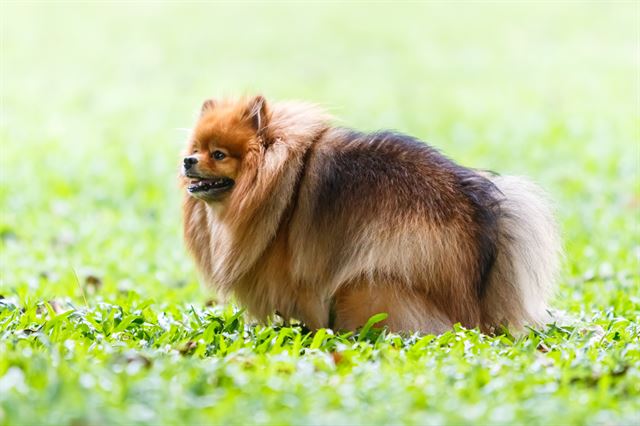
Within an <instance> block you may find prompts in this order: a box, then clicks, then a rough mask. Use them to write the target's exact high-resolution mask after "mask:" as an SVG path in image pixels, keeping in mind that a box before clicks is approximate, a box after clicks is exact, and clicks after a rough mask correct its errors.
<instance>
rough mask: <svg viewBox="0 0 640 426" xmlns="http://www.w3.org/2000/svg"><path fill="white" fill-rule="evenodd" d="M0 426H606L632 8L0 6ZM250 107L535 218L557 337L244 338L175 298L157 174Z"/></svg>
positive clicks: (632, 173)
mask: <svg viewBox="0 0 640 426" xmlns="http://www.w3.org/2000/svg"><path fill="white" fill-rule="evenodd" d="M0 16H1V18H0V19H1V20H2V25H1V27H2V29H1V31H2V45H1V48H2V55H1V58H0V60H1V68H0V77H1V87H0V90H1V91H0V95H1V101H2V109H1V114H2V115H1V123H0V136H1V140H2V145H1V151H0V154H1V155H0V173H1V181H0V207H1V221H0V237H1V242H0V244H1V246H0V247H1V251H0V256H1V257H0V261H1V263H0V266H1V277H0V295H1V298H0V424H7V425H17V424H35V423H38V424H70V425H71V424H72V425H100V424H107V423H118V424H125V423H127V424H131V423H135V424H159V423H162V424H181V423H198V422H200V423H230V424H247V423H251V424H294V423H295V424H306V423H309V424H311V423H312V424H394V423H407V424H459V423H472V422H473V423H484V424H488V423H491V424H513V423H532V424H621V425H622V424H631V423H634V422H635V423H636V424H637V423H638V422H639V420H640V419H639V418H638V412H639V411H640V344H639V343H638V337H639V334H640V325H639V322H640V276H639V272H638V271H639V268H638V262H639V259H640V245H639V240H640V231H639V225H638V224H639V223H640V214H639V209H640V170H639V169H640V163H639V162H640V160H639V159H640V153H639V148H638V138H639V136H640V132H639V129H638V117H639V114H640V97H639V87H638V75H639V74H638V73H639V69H640V68H639V64H638V53H637V52H638V31H639V28H640V18H639V16H640V15H639V9H638V5H637V4H634V3H633V2H608V3H585V4H582V3H575V2H561V3H557V4H554V3H549V2H538V3H536V2H526V3H518V4H517V5H510V4H508V3H503V2H499V3H495V2H493V3H469V2H465V3H459V4H457V5H455V6H447V5H445V4H443V3H402V4H401V3H388V4H382V3H368V4H365V3H349V4H346V5H340V4H338V3H309V4H304V5H295V4H290V3H270V4H266V3H242V4H232V3H225V4H213V3H201V2H191V3H178V2H162V3H161V2H157V3H153V2H139V3H122V2H113V3H107V2H101V3H93V4H81V3H76V2H67V3H59V4H52V3H43V2H37V3H36V2H33V3H28V2H7V1H5V2H2V5H1V6H0ZM258 92H259V93H262V94H264V95H265V96H266V97H267V99H304V100H309V101H314V102H317V103H319V104H321V105H324V106H326V107H327V108H328V109H329V110H330V111H331V112H332V113H333V114H334V115H335V116H336V117H338V118H339V119H340V120H341V122H342V124H344V125H348V126H353V127H356V128H359V129H362V130H374V129H379V128H392V129H397V130H400V131H403V132H406V133H410V134H412V135H415V136H417V137H420V138H422V139H423V140H425V141H428V142H429V143H431V144H432V145H434V146H436V147H438V148H439V149H440V150H442V151H443V152H445V153H446V154H447V155H449V156H450V157H452V158H453V159H455V160H456V161H458V162H459V163H461V164H464V165H467V166H472V167H478V168H486V169H491V170H495V171H498V172H501V173H505V174H506V173H511V174H522V175H527V176H529V177H531V178H532V179H534V180H535V181H537V182H538V183H540V184H541V185H542V186H543V187H544V188H545V189H546V190H547V191H548V193H549V194H550V197H551V198H552V199H553V200H554V202H555V206H556V211H557V216H558V221H559V223H560V226H561V228H562V233H563V239H564V245H565V252H566V256H565V260H564V263H563V267H562V274H561V277H560V280H559V284H558V288H557V291H556V293H555V295H554V298H553V301H552V305H553V307H554V309H555V310H557V311H558V312H559V313H561V314H562V315H563V316H564V319H563V321H562V322H560V323H558V324H555V325H549V326H547V327H545V328H541V329H536V330H528V331H527V333H525V335H524V336H511V335H509V334H504V335H500V336H486V335H482V334H481V333H479V332H477V331H475V330H464V329H461V328H456V329H455V330H452V331H451V332H449V333H445V334H444V335H441V336H431V335H428V336H417V335H414V336H398V335H393V334H389V333H386V332H383V331H382V332H381V331H380V330H375V329H367V330H362V331H361V332H360V333H358V334H353V335H339V336H336V335H334V334H333V333H332V332H330V331H320V332H318V333H316V334H309V333H307V332H306V331H305V330H304V329H302V328H300V327H296V326H294V327H282V326H281V325H279V324H277V323H274V324H271V325H268V326H262V325H255V324H253V323H251V322H250V320H249V319H248V318H247V317H246V316H245V315H244V314H243V313H242V312H241V311H238V309H237V308H236V307H234V306H232V305H218V304H217V300H216V298H215V294H214V293H213V292H211V291H210V290H206V289H205V288H204V287H203V286H201V285H200V283H199V280H198V276H197V275H196V273H195V269H194V266H193V264H192V262H191V261H190V260H189V259H188V257H187V255H186V253H185V250H184V247H183V246H182V242H181V236H180V217H179V199H180V197H181V194H180V191H179V189H178V188H177V184H176V179H175V178H176V174H177V164H178V153H179V151H180V149H181V146H182V144H183V143H184V140H185V137H186V135H187V131H186V130H185V129H188V128H189V127H190V126H191V125H192V123H193V120H194V118H195V116H196V113H197V111H198V109H199V105H200V104H201V102H202V101H203V100H204V99H205V98H206V97H210V96H220V95H233V94H253V93H258Z"/></svg>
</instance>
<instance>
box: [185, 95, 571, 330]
mask: <svg viewBox="0 0 640 426" xmlns="http://www.w3.org/2000/svg"><path fill="white" fill-rule="evenodd" d="M180 181H181V185H182V186H183V187H184V189H185V197H184V204H183V213H184V237H185V241H186V245H187V247H188V249H189V251H190V253H191V254H192V256H193V257H194V259H195V262H196V264H197V267H198V269H199V270H200V272H201V273H202V275H203V277H204V279H205V280H206V282H207V283H209V284H210V285H213V286H214V287H215V288H216V289H217V290H218V292H219V293H221V294H222V295H233V296H235V298H236V299H237V301H238V302H239V303H240V304H241V305H242V306H243V307H245V308H246V309H247V310H248V312H249V313H250V314H251V315H253V316H255V317H256V318H258V319H266V318H268V317H269V316H271V315H273V314H274V313H275V312H277V313H278V314H279V315H281V316H283V317H284V318H287V319H289V318H295V319H298V320H301V321H302V322H304V323H305V324H306V325H307V326H308V327H310V328H312V329H317V328H321V327H331V328H335V329H346V330H353V329H356V328H357V327H359V326H362V325H363V324H364V323H365V322H366V321H367V319H368V318H369V317H370V316H371V315H373V314H376V313H379V312H386V313H387V314H388V318H387V319H386V320H385V322H384V324H383V325H386V326H388V327H389V329H391V330H393V331H406V332H412V331H419V332H429V333H439V332H443V331H446V330H447V329H450V328H451V327H452V325H453V324H455V323H458V322H459V323H461V324H462V325H464V326H465V327H479V328H480V329H481V330H483V331H485V332H491V331H493V330H495V329H496V327H502V326H507V327H511V328H513V329H520V328H522V327H523V326H524V325H525V324H530V325H540V324H542V323H544V321H545V320H546V319H547V313H546V307H547V299H548V296H549V294H550V292H551V289H552V286H553V282H554V277H555V275H556V271H557V269H558V258H559V254H560V243H559V238H558V234H557V230H556V226H555V224H554V219H553V216H552V213H551V209H550V208H549V206H548V203H547V201H545V197H544V196H543V194H542V193H541V191H540V190H539V189H538V187H536V186H535V185H533V184H532V183H530V182H528V181H527V180H525V179H522V178H517V177H510V176H494V175H490V174H488V173H484V172H479V171H476V170H472V169H468V168H465V167H462V166H459V165H457V164H455V163H454V162H453V161H451V160H449V159H448V158H446V157H445V156H443V155H442V154H440V153H439V152H438V151H436V150H435V149H434V148H432V147H430V146H429V145H427V144H425V143H423V142H422V141H420V140H418V139H415V138H413V137H410V136H406V135H403V134H399V133H394V132H388V131H384V132H376V133H371V134H365V133H360V132H357V131H354V130H349V129H345V128H340V127H336V126H334V125H333V124H332V120H331V117H330V116H328V115H327V114H326V113H325V112H323V111H322V110H321V109H319V108H317V107H315V106H313V105H309V104H305V103H294V102H278V103H267V102H266V101H265V99H264V98H263V97H261V96H257V97H253V98H243V99H239V100H229V99H226V100H219V101H216V100H208V101H206V102H205V103H204V105H203V106H202V111H201V115H200V117H199V120H198V122H197V125H196V127H195V129H194V131H193V134H192V136H191V138H190V140H189V142H188V146H187V150H186V152H185V153H184V157H183V159H182V173H181V177H180Z"/></svg>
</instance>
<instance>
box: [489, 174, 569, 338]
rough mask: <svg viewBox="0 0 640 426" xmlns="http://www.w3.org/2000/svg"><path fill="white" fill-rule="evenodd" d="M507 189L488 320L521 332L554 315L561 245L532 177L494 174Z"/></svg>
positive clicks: (553, 223) (540, 323) (496, 179)
mask: <svg viewBox="0 0 640 426" xmlns="http://www.w3.org/2000/svg"><path fill="white" fill-rule="evenodd" d="M490 179H491V180H492V181H493V183H494V184H495V185H496V186H497V187H498V189H499V190H500V192H501V193H502V197H503V198H502V201H501V204H500V213H499V214H500V217H499V219H498V228H499V237H498V253H497V257H496V260H495V264H494V266H493V269H492V271H491V275H490V278H489V283H488V285H487V288H486V293H485V295H484V297H483V299H482V315H483V323H484V324H485V325H489V326H495V325H497V324H508V325H509V326H510V327H511V328H512V329H515V330H521V329H522V328H523V327H524V326H525V325H532V326H539V325H543V324H545V323H546V322H547V321H548V320H549V319H550V318H549V315H548V311H547V300H548V299H549V297H550V296H551V294H552V291H553V286H554V283H555V280H556V278H557V273H558V269H559V264H560V259H561V253H562V249H561V244H560V237H559V235H558V228H557V225H556V223H555V220H554V217H553V214H552V209H551V206H550V204H549V202H548V201H547V198H546V196H545V195H544V193H543V192H542V190H541V189H540V188H539V187H538V186H537V185H535V184H533V183H532V182H529V181H528V180H526V179H523V178H520V177H514V176H492V177H490Z"/></svg>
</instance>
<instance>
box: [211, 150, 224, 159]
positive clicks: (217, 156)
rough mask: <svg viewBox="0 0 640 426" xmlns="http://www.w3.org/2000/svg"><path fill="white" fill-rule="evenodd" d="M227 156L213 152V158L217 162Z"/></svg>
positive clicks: (219, 152) (220, 152)
mask: <svg viewBox="0 0 640 426" xmlns="http://www.w3.org/2000/svg"><path fill="white" fill-rule="evenodd" d="M224 157H226V155H225V154H224V152H222V151H213V158H215V159H216V160H222V159H223V158H224Z"/></svg>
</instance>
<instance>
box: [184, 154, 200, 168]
mask: <svg viewBox="0 0 640 426" xmlns="http://www.w3.org/2000/svg"><path fill="white" fill-rule="evenodd" d="M197 162H198V159H197V158H196V157H184V169H185V170H189V169H190V168H191V166H193V165H194V164H196V163H197Z"/></svg>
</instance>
